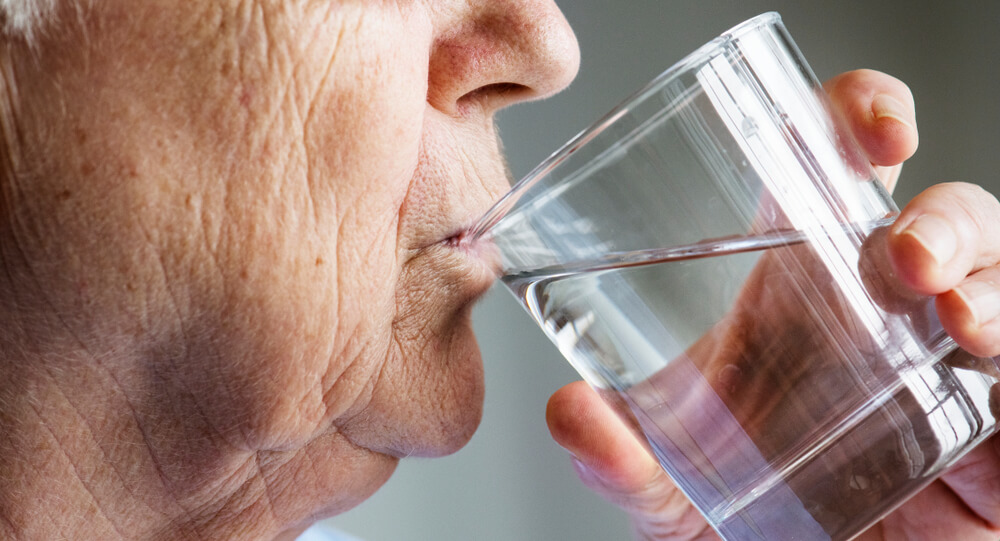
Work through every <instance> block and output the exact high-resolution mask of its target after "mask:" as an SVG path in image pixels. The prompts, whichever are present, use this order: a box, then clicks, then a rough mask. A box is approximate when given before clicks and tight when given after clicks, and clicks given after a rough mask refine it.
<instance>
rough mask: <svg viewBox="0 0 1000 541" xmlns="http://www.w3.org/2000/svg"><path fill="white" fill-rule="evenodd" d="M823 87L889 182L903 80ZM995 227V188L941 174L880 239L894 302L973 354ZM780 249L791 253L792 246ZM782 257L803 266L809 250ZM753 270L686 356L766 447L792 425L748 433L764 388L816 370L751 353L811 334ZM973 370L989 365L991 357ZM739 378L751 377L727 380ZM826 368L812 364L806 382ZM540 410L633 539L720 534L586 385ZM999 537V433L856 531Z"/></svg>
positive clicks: (848, 79) (765, 399) (764, 411)
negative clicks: (921, 301) (928, 307)
mask: <svg viewBox="0 0 1000 541" xmlns="http://www.w3.org/2000/svg"><path fill="white" fill-rule="evenodd" d="M826 88H827V91H828V92H829V93H830V96H831V98H832V99H833V102H834V104H835V105H836V106H837V107H838V108H839V109H840V110H841V112H842V113H843V114H844V116H845V117H846V118H847V120H848V122H849V124H850V126H851V129H852V130H853V132H854V134H855V136H856V137H857V139H858V140H859V141H860V143H861V144H862V147H863V148H864V149H865V150H866V152H867V153H868V156H869V158H870V159H871V161H872V163H873V164H875V165H876V169H877V171H878V172H879V174H880V176H881V178H882V180H883V182H885V183H886V185H887V186H888V187H890V188H891V187H892V186H893V185H894V184H895V182H896V180H897V178H898V174H899V164H900V163H901V162H902V161H903V160H905V159H906V158H908V157H909V156H910V155H911V154H912V153H913V151H914V150H915V149H916V144H917V132H916V122H915V120H914V118H915V117H914V108H913V100H912V97H911V96H910V93H909V90H908V89H907V88H906V87H905V86H904V85H903V84H902V83H900V82H899V81H896V80H895V79H892V78H889V77H887V76H885V75H882V74H878V73H874V72H870V71H859V72H851V73H848V74H844V75H842V76H839V77H838V78H836V79H834V80H832V81H830V82H829V83H828V84H827V85H826ZM887 97H888V98H887ZM889 100H891V101H889ZM997 230H1000V203H998V202H997V200H996V198H995V197H993V196H992V195H990V194H988V193H986V192H984V191H983V190H982V189H981V188H978V187H976V186H973V185H970V184H961V183H951V184H941V185H937V186H934V187H932V188H929V189H928V190H926V191H925V192H924V193H923V194H921V195H919V196H918V197H916V198H915V199H914V200H913V201H911V202H910V203H909V204H908V205H907V206H906V207H905V208H904V209H903V211H902V214H901V215H900V217H899V218H898V219H897V221H896V223H895V224H894V225H893V226H892V227H891V228H890V230H889V231H888V232H887V234H885V238H884V242H886V243H887V244H888V258H889V260H890V261H889V265H891V267H892V271H893V273H894V274H895V275H896V276H898V279H899V280H900V281H901V282H902V284H897V286H896V287H895V288H894V289H895V291H894V292H893V294H892V296H893V298H894V299H896V300H897V301H900V302H903V303H904V304H905V302H906V299H908V298H913V296H914V295H934V296H936V301H935V302H936V308H937V311H938V316H939V318H940V319H941V322H942V324H943V325H944V327H945V329H946V330H947V331H948V332H949V333H950V334H951V335H952V337H953V338H955V340H956V341H957V342H958V343H959V344H960V345H961V346H962V347H963V348H964V349H965V350H967V351H968V352H971V353H973V354H976V355H980V356H994V355H998V354H1000V319H997V318H996V316H997V315H998V312H1000V237H998V236H997V235H996V231H997ZM949 233H950V235H949ZM785 250H789V251H792V252H793V253H794V251H795V250H797V249H796V248H788V249H785ZM785 256H788V254H785V255H784V256H782V257H785ZM793 257H795V258H796V260H798V261H800V262H802V263H803V265H806V266H808V265H809V263H808V261H809V259H810V256H809V254H807V253H799V254H798V255H793ZM775 263H779V260H775V259H767V258H765V259H763V260H762V262H761V268H758V269H755V275H756V276H767V274H768V273H769V272H771V270H768V268H767V267H769V266H772V265H773V264H775ZM879 264H884V263H879ZM789 279H791V280H794V279H795V277H794V276H791V277H789V278H787V279H786V283H787V280H789ZM754 280H755V278H754V277H751V279H750V280H749V282H748V283H749V284H750V285H749V286H748V288H747V291H745V292H744V293H743V296H742V297H741V298H740V299H739V300H738V301H737V303H736V304H735V307H734V310H733V312H732V314H730V315H729V316H728V319H729V321H727V322H726V323H725V324H724V325H720V327H719V328H716V329H713V332H712V333H710V334H709V335H706V336H705V337H703V338H702V339H701V340H700V341H699V342H698V343H697V344H696V345H695V346H693V347H692V350H691V351H689V352H688V354H689V355H690V356H691V359H692V360H693V362H696V363H701V367H702V370H704V371H705V372H706V378H708V380H709V381H711V382H712V384H713V385H715V386H717V389H716V390H717V391H718V392H719V393H720V395H721V396H722V397H723V399H724V400H729V401H730V402H729V406H730V407H731V408H734V409H733V410H732V411H733V412H734V415H736V416H737V417H740V416H744V418H743V419H742V422H743V423H745V424H746V426H748V427H749V428H748V431H749V432H750V434H751V436H752V437H756V438H758V439H759V441H758V442H757V443H758V444H759V445H761V446H762V447H761V448H762V449H763V450H764V452H766V449H767V448H768V446H769V445H772V444H773V443H775V442H777V443H778V444H782V441H781V440H782V438H785V437H794V434H791V435H787V436H786V435H782V434H777V433H774V432H773V431H770V430H767V429H766V428H761V429H760V430H759V431H756V432H755V428H754V427H758V428H759V427H760V425H762V424H764V425H766V424H767V423H768V418H769V416H771V415H774V414H781V403H782V396H781V394H780V393H779V392H774V391H775V389H773V388H771V387H772V386H773V385H777V386H782V385H801V384H802V381H806V382H808V381H809V379H810V378H816V377H817V375H809V372H808V370H809V369H806V368H804V367H801V366H796V367H794V368H793V367H791V366H788V365H781V364H780V363H781V362H782V361H781V359H797V358H800V356H799V355H795V354H794V353H795V352H787V353H789V355H788V356H782V355H777V356H775V355H773V353H774V352H773V351H769V355H768V356H767V357H766V358H762V359H757V358H755V357H754V356H753V354H752V353H748V352H753V351H757V350H759V349H760V348H768V347H770V346H768V344H772V343H780V344H781V345H782V347H791V346H789V344H791V345H795V344H796V343H797V342H798V343H799V344H800V345H802V346H803V348H804V349H807V350H808V352H809V353H815V352H816V351H815V350H816V347H817V345H816V344H812V343H811V342H810V341H809V340H808V337H809V334H808V333H807V332H803V331H802V330H796V325H794V324H792V325H788V326H787V327H786V328H784V329H779V328H775V327H769V326H768V325H770V324H771V323H773V322H775V321H778V322H780V321H786V322H792V321H793V320H794V317H792V318H789V317H788V313H789V312H788V310H787V308H786V305H787V301H789V300H792V299H789V298H786V297H789V296H790V295H789V293H788V291H789V288H787V287H786V288H781V287H778V288H767V287H764V286H766V284H759V283H757V282H755V281H754ZM755 285H756V286H761V287H754V286H755ZM883 300H885V299H883ZM898 308H899V307H898V306H893V307H890V309H898ZM761 311H764V312H767V313H766V315H761ZM782 333H787V335H786V337H787V338H789V339H787V340H785V339H777V340H774V338H775V337H778V336H782ZM733 363H735V364H733ZM771 363H777V364H771ZM726 366H745V367H746V368H747V369H749V372H747V370H743V371H741V373H740V374H738V375H734V374H732V373H730V374H726V373H724V372H723V370H724V369H725V367H726ZM972 368H974V369H979V370H980V371H983V372H985V373H987V374H988V375H990V376H992V377H995V376H996V367H995V366H993V365H989V366H986V365H985V364H984V365H982V366H974V367H972ZM754 370H756V371H759V373H755V372H753V371H754ZM819 370H822V368H821V367H820V368H819ZM713 374H715V377H714V378H713V376H712V375H713ZM723 375H725V376H726V377H722V376H723ZM657 377H660V376H657ZM739 377H747V378H756V379H753V380H752V381H751V380H747V381H740V382H738V383H737V382H736V381H735V380H736V379H737V378H739ZM824 377H825V376H823V375H822V374H819V375H818V379H817V381H823V379H824ZM800 380H801V381H800ZM814 384H815V383H814ZM994 389H996V387H994ZM806 392H807V393H808V390H806ZM991 392H992V391H991ZM730 395H731V396H730ZM798 408H801V406H798ZM798 408H796V407H793V408H790V409H789V412H795V411H801V409H798ZM814 413H821V412H814ZM547 414H548V421H549V427H550V429H551V431H552V434H553V436H554V437H555V439H556V440H557V441H558V442H559V443H560V444H561V445H563V446H564V447H566V448H567V449H568V450H569V451H570V452H571V453H572V454H573V456H574V465H575V466H576V468H577V471H578V472H579V474H580V477H581V478H582V479H583V480H584V482H585V483H586V484H587V485H588V486H589V487H591V488H592V489H594V490H595V491H597V492H598V493H600V494H602V495H603V496H605V497H606V498H607V499H609V500H610V501H612V502H614V503H616V504H618V505H620V506H621V507H622V508H623V509H625V510H626V511H627V512H628V513H629V515H630V516H631V517H632V519H633V523H634V525H635V529H636V532H637V535H638V536H639V537H640V538H642V539H671V540H675V539H676V540H684V539H698V540H708V539H717V538H718V537H717V535H716V534H715V533H714V532H713V531H712V530H711V529H710V528H709V527H708V525H707V523H706V522H705V520H704V519H703V518H702V517H701V516H700V515H699V514H698V513H697V511H695V510H694V508H693V507H692V506H691V505H690V504H689V503H688V502H687V500H686V499H685V498H684V496H683V495H682V494H681V493H680V492H679V491H678V490H677V489H676V488H675V487H674V486H673V484H672V483H671V482H670V481H669V479H668V478H667V477H666V475H665V474H664V473H663V471H662V470H661V469H660V468H659V466H658V465H657V464H656V462H655V460H654V459H653V458H652V457H651V456H650V455H649V454H648V453H647V452H646V450H645V448H644V446H643V445H642V444H640V443H639V441H638V440H637V439H636V438H635V437H634V435H633V433H632V432H631V431H630V429H629V428H628V427H626V426H625V425H624V424H623V423H622V422H621V421H620V419H619V418H618V417H617V416H616V414H615V413H613V412H612V411H611V410H610V409H609V408H608V407H607V406H605V404H604V403H602V402H601V400H600V398H599V397H598V396H597V394H595V393H594V392H593V391H592V390H591V389H589V388H588V387H587V386H586V385H584V384H582V383H574V384H571V385H568V386H566V387H564V388H563V389H561V390H559V391H558V392H557V393H556V394H555V395H553V397H552V399H551V400H550V402H549V408H548V412H547ZM779 424H780V423H779ZM755 434H756V435H755ZM724 440H725V436H724V435H722V436H720V443H722V444H724ZM800 488H804V489H806V490H808V488H807V487H800ZM853 503H857V502H852V504H853ZM873 503H874V502H873ZM862 505H863V504H862ZM998 535H1000V440H998V439H997V437H994V438H993V439H991V440H988V441H987V442H985V443H983V444H982V445H980V446H979V447H977V448H976V449H974V450H973V451H972V452H971V453H970V454H969V455H967V456H966V457H965V458H963V459H962V460H961V461H960V462H959V463H958V464H957V465H956V466H954V467H952V468H951V469H950V470H949V471H947V472H945V473H944V475H942V476H941V478H940V479H939V480H937V481H935V482H934V483H932V484H931V485H930V486H928V487H927V488H926V489H924V490H923V491H922V492H920V493H919V494H918V495H916V496H915V497H914V498H912V499H911V500H909V501H908V502H907V503H905V504H904V505H903V506H902V507H901V508H899V509H898V510H896V511H895V512H893V513H891V514H890V515H889V516H887V517H886V518H885V519H883V520H882V521H881V522H879V523H878V524H876V525H875V526H873V527H872V528H871V529H870V530H868V531H867V532H865V533H864V534H862V536H861V537H860V539H863V540H877V539H899V540H903V539H905V540H907V541H910V540H927V541H931V540H936V539H963V540H970V541H972V540H983V541H986V540H995V539H997V537H998Z"/></svg>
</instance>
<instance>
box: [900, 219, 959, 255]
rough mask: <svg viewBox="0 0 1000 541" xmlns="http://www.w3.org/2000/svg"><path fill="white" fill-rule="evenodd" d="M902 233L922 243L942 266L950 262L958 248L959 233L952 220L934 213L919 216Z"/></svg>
mask: <svg viewBox="0 0 1000 541" xmlns="http://www.w3.org/2000/svg"><path fill="white" fill-rule="evenodd" d="M901 234H902V235H909V236H910V237H912V238H913V240H915V241H917V242H918V243H920V245H921V246H923V247H924V249H925V250H927V253H929V254H931V257H933V258H934V260H935V261H936V262H937V264H938V266H940V267H944V266H945V265H946V264H948V262H949V261H951V258H953V257H955V252H956V251H957V250H958V235H957V234H956V233H955V229H954V228H952V226H951V222H949V221H948V220H945V219H943V218H940V217H938V216H935V215H933V214H924V215H922V216H920V217H918V218H917V219H916V220H914V221H913V222H911V223H910V225H908V226H907V227H906V229H903V231H902V233H901Z"/></svg>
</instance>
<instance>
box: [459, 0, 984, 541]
mask: <svg viewBox="0 0 1000 541" xmlns="http://www.w3.org/2000/svg"><path fill="white" fill-rule="evenodd" d="M897 213H898V209H897V208H896V206H895V205H894V203H893V202H892V199H891V198H890V196H889V195H888V194H887V193H886V191H885V190H884V188H883V187H882V185H881V184H880V183H879V182H878V180H877V178H876V176H875V173H874V171H873V170H872V168H871V166H870V165H869V164H868V162H867V160H866V158H865V157H864V155H863V153H862V152H861V151H860V149H859V148H858V146H857V144H856V142H855V141H854V140H853V139H852V138H851V136H850V135H849V131H848V130H847V129H846V128H845V127H844V126H842V125H841V124H840V121H839V119H838V117H837V116H836V115H834V114H832V113H831V107H830V105H829V103H827V101H826V98H825V94H824V93H823V90H822V88H821V87H820V85H819V83H818V82H817V80H816V77H815V75H813V73H812V71H811V69H810V68H809V67H808V65H807V64H806V63H805V60H804V59H803V58H802V56H801V54H800V53H799V51H798V49H797V48H796V46H795V45H794V43H793V42H792V40H791V38H790V36H789V35H788V33H787V31H786V30H785V28H784V26H783V25H782V24H781V21H780V18H779V17H778V16H777V15H776V14H765V15H762V16H760V17H757V18H755V19H752V20H750V21H748V22H746V23H743V24H742V25H740V26H738V27H736V28H734V29H733V30H731V31H729V32H727V33H726V34H724V35H722V36H721V37H719V38H718V39H716V40H714V41H712V42H710V43H709V44H707V45H705V46H704V47H702V48H701V49H699V50H698V51H696V52H694V53H693V54H691V55H690V56H688V57H687V58H686V59H685V60H683V61H681V62H680V63H679V64H677V65H676V66H674V67H673V68H671V69H670V70H668V71H667V72H665V73H664V74H663V75H661V76H660V77H659V78H657V79H656V80H655V81H653V82H652V83H651V84H650V85H648V86H647V87H646V88H644V89H643V90H641V91H640V92H639V93H637V94H636V95H635V96H633V97H632V98H630V99H629V100H627V101H626V102H625V103H624V104H623V105H622V106H620V107H619V108H617V109H616V110H615V111H613V112H612V113H611V114H610V115H608V116H607V117H605V118H604V119H603V120H601V121H600V122H598V123H597V124H595V125H594V126H593V127H592V128H590V129H588V130H587V131H585V132H584V133H582V134H581V135H579V136H578V137H577V138H576V139H575V140H573V141H571V142H570V143H569V144H568V145H567V146H566V147H564V148H563V149H562V150H560V151H558V152H557V153H556V154H554V155H553V156H552V157H551V158H549V159H548V160H547V161H546V162H544V163H543V164H541V165H540V166H539V167H538V168H536V170H535V171H534V172H532V173H531V174H529V175H528V177H527V178H525V179H524V180H523V181H521V182H520V183H519V184H518V185H517V186H516V187H515V188H514V189H513V191H512V192H511V193H510V194H509V195H508V196H507V197H506V198H504V199H503V200H502V201H501V202H500V203H498V205H497V206H496V207H495V208H494V209H493V210H492V211H491V212H490V213H489V214H488V215H487V216H485V217H484V218H483V219H482V221H481V222H480V224H479V225H478V226H477V228H476V229H475V230H474V231H473V232H472V233H471V236H472V237H473V238H481V239H488V240H489V241H491V242H492V243H493V244H494V245H495V246H496V248H497V250H498V252H499V255H500V257H501V259H502V268H503V281H504V282H505V283H506V284H507V286H508V287H509V288H510V289H511V291H512V292H514V294H515V295H516V296H517V297H518V298H519V299H520V300H521V301H522V302H523V303H524V305H525V307H526V308H527V309H528V311H529V312H530V313H531V315H532V316H533V317H534V318H535V319H536V320H537V321H538V323H539V324H540V325H541V326H542V328H543V329H544V331H545V332H546V334H547V335H548V336H549V337H550V338H551V339H552V340H553V342H555V344H556V345H557V346H558V347H559V349H560V350H561V351H562V353H563V354H564V355H565V356H566V357H567V358H568V359H569V361H570V362H571V363H572V364H573V365H574V366H575V367H576V369H577V370H578V371H579V372H580V373H581V374H582V375H583V377H584V378H585V379H586V380H587V381H588V382H589V383H590V384H591V385H593V386H594V387H595V388H596V389H597V390H598V391H599V392H600V393H602V394H603V395H604V396H605V398H606V399H607V400H608V402H609V403H610V404H612V405H613V406H614V407H615V408H616V409H617V410H618V412H619V413H620V414H621V415H622V417H623V418H624V419H625V420H626V422H629V423H631V424H632V425H633V426H634V427H636V429H637V431H639V432H641V434H642V435H643V436H644V437H645V439H646V441H648V443H649V446H650V449H651V451H652V452H654V453H655V454H656V456H657V457H658V458H659V460H660V463H661V464H662V465H663V467H664V469H665V470H666V471H667V473H669V474H670V476H671V477H672V478H673V479H674V481H675V482H676V483H677V484H678V486H679V487H680V488H681V489H682V490H683V491H684V492H685V493H686V494H687V496H688V497H689V498H690V499H691V500H692V501H693V502H694V504H695V505H696V506H697V507H698V508H699V510H700V511H701V512H702V513H703V514H704V515H705V517H706V518H707V519H708V521H709V522H710V523H711V524H712V526H714V527H715V528H716V529H717V531H718V532H719V533H720V534H721V535H722V536H723V538H725V539H729V540H748V539H761V540H767V541H775V540H785V539H788V540H791V539H808V540H824V539H836V540H839V539H849V538H851V537H853V536H855V535H857V534H858V533H860V532H861V531H863V530H864V529H865V528H867V527H868V526H870V525H871V524H872V523H874V522H875V521H877V520H878V519H879V518H881V517H882V516H884V515H885V514H886V513H888V512H889V511H891V510H892V509H894V508H895V507H896V506H898V505H899V504H900V503H902V502H903V501H904V500H905V499H906V498H907V497H909V496H910V495H912V494H914V493H915V492H916V491H918V490H919V489H920V488H922V487H924V486H925V485H926V484H927V483H929V482H930V481H931V480H933V479H934V477H935V476H937V475H938V474H939V473H940V472H941V471H942V470H943V469H944V468H946V467H947V466H948V465H950V464H952V463H954V462H955V461H956V460H957V459H958V458H959V457H961V456H962V455H963V454H964V453H965V452H966V451H968V450H969V449H971V448H972V447H974V446H975V445H976V444H977V443H979V442H980V441H982V440H984V439H986V438H987V437H989V436H990V435H991V434H993V433H994V431H995V430H996V427H997V419H996V416H995V414H994V410H996V409H997V408H996V404H995V403H996V402H997V397H996V396H994V395H1000V391H998V390H997V389H998V388H1000V387H996V383H997V380H998V378H1000V370H998V369H997V366H996V364H995V363H994V362H993V360H991V359H977V358H973V357H971V356H969V355H967V354H965V353H964V352H963V351H961V350H958V349H956V346H955V344H954V342H953V341H952V340H951V339H950V338H949V337H948V336H947V335H946V334H945V333H944V332H943V331H942V330H941V328H940V325H939V324H938V322H937V319H936V317H935V313H934V307H933V303H932V302H930V299H928V298H925V297H917V296H914V295H912V294H909V293H907V292H906V291H905V290H904V289H903V288H902V287H901V286H899V285H898V283H897V282H896V280H895V279H894V277H893V276H892V269H891V265H890V264H889V262H888V260H887V256H886V255H885V237H886V232H887V227H888V225H889V224H891V222H892V220H893V219H894V217H895V216H896V214H897ZM991 406H992V408H991Z"/></svg>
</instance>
